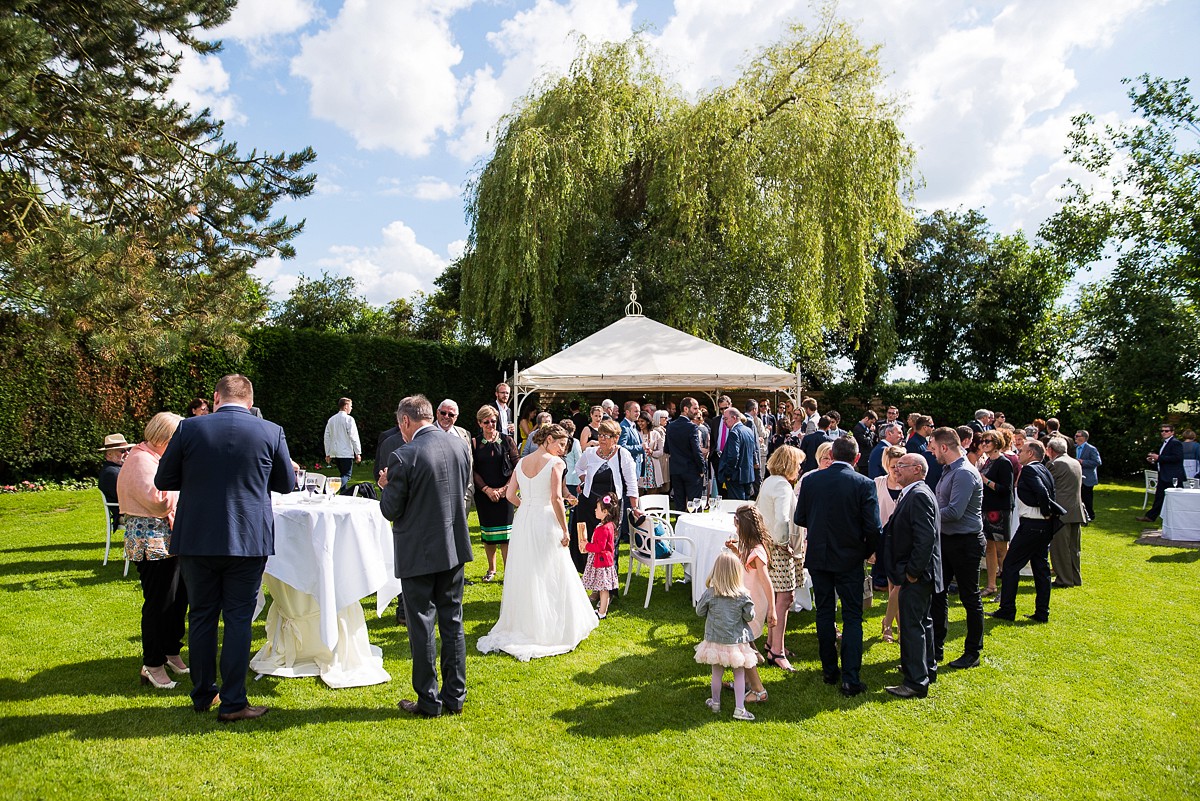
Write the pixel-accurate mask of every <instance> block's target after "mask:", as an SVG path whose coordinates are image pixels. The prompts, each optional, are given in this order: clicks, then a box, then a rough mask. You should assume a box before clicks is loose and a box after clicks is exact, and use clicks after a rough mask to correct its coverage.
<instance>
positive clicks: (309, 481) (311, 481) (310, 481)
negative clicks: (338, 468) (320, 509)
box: [304, 476, 320, 500]
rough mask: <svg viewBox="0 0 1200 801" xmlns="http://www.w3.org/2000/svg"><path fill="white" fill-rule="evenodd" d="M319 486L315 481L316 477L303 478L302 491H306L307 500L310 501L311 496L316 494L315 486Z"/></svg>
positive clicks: (317, 481) (318, 482)
mask: <svg viewBox="0 0 1200 801" xmlns="http://www.w3.org/2000/svg"><path fill="white" fill-rule="evenodd" d="M319 484H320V481H319V480H318V479H317V477H316V476H305V478H304V489H305V490H307V491H308V498H309V500H312V496H313V495H314V494H316V492H317V486H318V485H319Z"/></svg>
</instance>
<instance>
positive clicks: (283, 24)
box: [209, 0, 317, 42]
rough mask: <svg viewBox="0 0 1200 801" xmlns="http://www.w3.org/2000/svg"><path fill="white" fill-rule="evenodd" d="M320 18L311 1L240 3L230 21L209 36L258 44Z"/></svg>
mask: <svg viewBox="0 0 1200 801" xmlns="http://www.w3.org/2000/svg"><path fill="white" fill-rule="evenodd" d="M316 16H317V8H316V5H315V4H314V3H313V2H311V0H239V2H238V4H237V6H235V7H234V9H233V13H232V14H231V15H230V17H229V20H228V21H227V22H226V23H225V24H224V25H220V26H218V27H216V28H213V29H212V31H210V32H209V36H211V38H213V39H233V40H236V41H239V42H254V41H260V40H263V39H268V38H271V37H274V36H280V35H282V34H286V33H292V32H293V31H297V30H299V29H300V28H303V27H304V26H305V25H307V24H308V23H309V22H311V21H312V20H313V19H315V18H316Z"/></svg>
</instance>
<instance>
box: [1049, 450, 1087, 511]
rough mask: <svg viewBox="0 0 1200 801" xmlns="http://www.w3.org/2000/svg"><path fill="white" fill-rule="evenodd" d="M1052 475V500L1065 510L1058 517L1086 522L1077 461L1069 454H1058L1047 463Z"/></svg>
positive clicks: (1080, 469)
mask: <svg viewBox="0 0 1200 801" xmlns="http://www.w3.org/2000/svg"><path fill="white" fill-rule="evenodd" d="M1047 468H1048V469H1049V470H1050V475H1051V476H1053V477H1054V500H1056V501H1058V502H1059V504H1060V505H1061V506H1062V507H1063V508H1064V509H1066V510H1067V513H1066V514H1065V515H1063V516H1062V517H1061V518H1060V519H1061V520H1062V521H1063V522H1064V523H1086V522H1087V519H1088V518H1087V510H1086V509H1085V508H1084V506H1083V500H1082V498H1081V490H1082V488H1083V469H1082V468H1081V467H1080V466H1079V462H1077V461H1075V460H1074V459H1072V458H1070V457H1069V456H1065V455H1064V456H1060V457H1058V458H1057V459H1055V460H1054V461H1052V462H1050V464H1049V465H1047Z"/></svg>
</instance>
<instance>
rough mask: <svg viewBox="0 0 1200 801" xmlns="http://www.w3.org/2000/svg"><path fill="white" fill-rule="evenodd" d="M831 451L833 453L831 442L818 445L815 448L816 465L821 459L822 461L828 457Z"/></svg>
mask: <svg viewBox="0 0 1200 801" xmlns="http://www.w3.org/2000/svg"><path fill="white" fill-rule="evenodd" d="M831 451H833V443H832V442H822V443H821V444H820V445H818V446H817V463H818V464H819V463H820V461H821V460H822V459H824V458H825V457H826V456H829V455H830V453H831Z"/></svg>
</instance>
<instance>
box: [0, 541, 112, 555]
mask: <svg viewBox="0 0 1200 801" xmlns="http://www.w3.org/2000/svg"><path fill="white" fill-rule="evenodd" d="M115 543H116V539H115V538H114V544H115ZM103 545H104V543H102V542H101V543H99V544H97V543H95V542H65V543H60V544H57V545H25V546H22V547H20V548H0V553H47V552H53V551H94V550H98V549H99V548H100V547H102V546H103Z"/></svg>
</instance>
